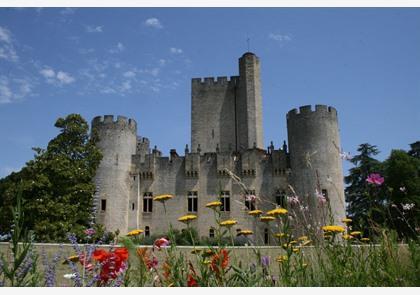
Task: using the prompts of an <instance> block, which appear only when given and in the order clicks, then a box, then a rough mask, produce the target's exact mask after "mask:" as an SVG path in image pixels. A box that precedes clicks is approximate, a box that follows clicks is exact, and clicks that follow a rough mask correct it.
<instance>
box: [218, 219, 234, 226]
mask: <svg viewBox="0 0 420 295" xmlns="http://www.w3.org/2000/svg"><path fill="white" fill-rule="evenodd" d="M237 223H238V222H237V221H236V220H233V219H229V220H225V221H222V222H220V226H226V227H231V226H233V225H235V224H237Z"/></svg>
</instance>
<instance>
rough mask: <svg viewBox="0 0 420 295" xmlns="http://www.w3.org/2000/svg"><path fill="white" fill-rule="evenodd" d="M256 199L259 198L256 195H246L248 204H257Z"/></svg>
mask: <svg viewBox="0 0 420 295" xmlns="http://www.w3.org/2000/svg"><path fill="white" fill-rule="evenodd" d="M256 199H257V197H256V196H255V195H246V196H245V201H248V202H255V200H256Z"/></svg>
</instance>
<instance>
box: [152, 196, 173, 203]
mask: <svg viewBox="0 0 420 295" xmlns="http://www.w3.org/2000/svg"><path fill="white" fill-rule="evenodd" d="M173 197H174V196H173V195H159V196H156V197H154V198H153V201H158V202H162V203H163V202H165V201H167V200H170V199H173Z"/></svg>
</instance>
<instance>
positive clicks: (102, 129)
mask: <svg viewBox="0 0 420 295" xmlns="http://www.w3.org/2000/svg"><path fill="white" fill-rule="evenodd" d="M92 132H95V133H96V136H98V142H97V147H98V148H99V149H100V150H101V152H102V155H103V158H102V160H101V163H100V164H99V167H98V169H97V171H96V176H95V184H96V187H97V190H98V191H97V198H98V212H97V221H98V223H100V224H103V225H104V226H105V228H106V229H107V230H108V231H115V230H117V229H118V230H119V231H120V232H121V233H126V231H127V230H128V210H129V194H130V183H129V181H130V170H131V156H132V155H134V154H135V153H136V143H137V123H136V121H134V120H133V119H127V118H126V117H123V116H118V117H117V120H116V121H114V116H112V115H106V116H104V117H102V116H98V117H95V118H94V119H93V120H92Z"/></svg>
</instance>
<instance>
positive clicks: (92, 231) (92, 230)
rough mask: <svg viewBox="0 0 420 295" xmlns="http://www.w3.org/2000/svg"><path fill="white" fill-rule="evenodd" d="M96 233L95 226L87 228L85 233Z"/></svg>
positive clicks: (88, 234)
mask: <svg viewBox="0 0 420 295" xmlns="http://www.w3.org/2000/svg"><path fill="white" fill-rule="evenodd" d="M95 233H96V231H95V230H94V229H93V228H88V229H86V230H85V235H87V236H93V235H94V234H95Z"/></svg>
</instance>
